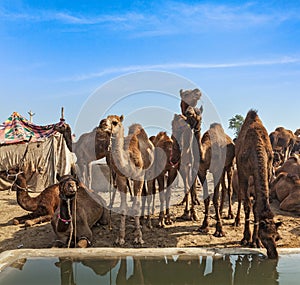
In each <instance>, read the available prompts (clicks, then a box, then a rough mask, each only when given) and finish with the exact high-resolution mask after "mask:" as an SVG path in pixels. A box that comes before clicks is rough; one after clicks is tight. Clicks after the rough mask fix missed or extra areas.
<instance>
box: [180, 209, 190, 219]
mask: <svg viewBox="0 0 300 285" xmlns="http://www.w3.org/2000/svg"><path fill="white" fill-rule="evenodd" d="M180 219H181V220H184V221H191V220H192V217H191V213H190V211H188V210H184V213H183V215H182V216H181V217H180Z"/></svg>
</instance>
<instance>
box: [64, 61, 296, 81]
mask: <svg viewBox="0 0 300 285" xmlns="http://www.w3.org/2000/svg"><path fill="white" fill-rule="evenodd" d="M293 63H300V58H293V57H282V58H278V59H273V60H255V61H241V62H227V63H189V62H181V63H180V62H179V63H165V64H152V65H151V64H150V65H129V66H120V67H111V68H107V69H104V70H102V71H99V72H94V73H89V74H82V75H77V76H73V77H69V78H64V79H62V80H61V81H84V80H89V79H93V78H100V77H102V76H105V75H109V74H122V73H127V72H136V71H145V70H180V69H220V68H236V67H250V66H268V65H280V64H293Z"/></svg>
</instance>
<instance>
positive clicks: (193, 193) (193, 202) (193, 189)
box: [190, 180, 199, 221]
mask: <svg viewBox="0 0 300 285" xmlns="http://www.w3.org/2000/svg"><path fill="white" fill-rule="evenodd" d="M190 195H191V210H190V211H191V219H192V220H193V221H198V220H199V218H198V216H197V213H196V211H195V205H196V200H195V199H196V198H197V194H196V180H195V181H194V183H193V184H192V187H191V189H190Z"/></svg>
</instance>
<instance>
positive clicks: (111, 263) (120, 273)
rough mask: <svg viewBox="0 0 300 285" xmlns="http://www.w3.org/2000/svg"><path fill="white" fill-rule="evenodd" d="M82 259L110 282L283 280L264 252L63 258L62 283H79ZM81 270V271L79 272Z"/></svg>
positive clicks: (218, 282)
mask: <svg viewBox="0 0 300 285" xmlns="http://www.w3.org/2000/svg"><path fill="white" fill-rule="evenodd" d="M76 262H81V263H82V264H83V265H85V266H87V267H89V268H91V269H92V270H93V271H94V273H95V274H97V275H101V276H104V275H106V274H110V278H109V280H110V284H116V285H124V284H128V285H131V284H132V285H133V284H134V285H136V284H141V285H143V284H200V283H202V282H205V283H203V284H264V285H271V284H272V285H275V284H279V282H278V278H279V274H278V271H277V264H278V261H277V260H270V259H267V258H264V257H262V256H260V255H256V254H253V255H249V254H248V255H225V256H220V257H216V256H214V257H206V256H204V257H198V258H192V257H190V256H189V257H188V256H178V257H177V258H176V257H174V256H170V257H162V258H157V257H155V258H154V257H128V258H115V259H107V260H101V261H99V260H95V259H84V260H81V261H79V260H78V261H76V260H74V259H73V260H71V259H69V258H67V259H66V258H60V261H59V262H58V263H60V265H59V264H58V263H56V265H57V266H58V267H59V268H60V270H61V285H75V284H76V280H75V282H74V268H75V266H74V263H76ZM77 274H80V272H77Z"/></svg>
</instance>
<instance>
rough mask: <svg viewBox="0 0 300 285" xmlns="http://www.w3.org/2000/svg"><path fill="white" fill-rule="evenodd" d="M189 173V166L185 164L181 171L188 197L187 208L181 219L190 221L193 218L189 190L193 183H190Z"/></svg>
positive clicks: (185, 192) (185, 193) (186, 200)
mask: <svg viewBox="0 0 300 285" xmlns="http://www.w3.org/2000/svg"><path fill="white" fill-rule="evenodd" d="M189 173H190V171H189V170H188V166H185V167H183V168H182V171H181V174H182V175H181V176H182V178H183V184H184V186H183V187H184V195H185V196H186V199H185V208H184V213H183V215H182V216H181V219H183V220H186V221H190V220H191V214H190V209H189V208H190V206H189V198H188V195H189V192H190V189H189V187H190V185H191V183H189V179H190V178H189Z"/></svg>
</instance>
